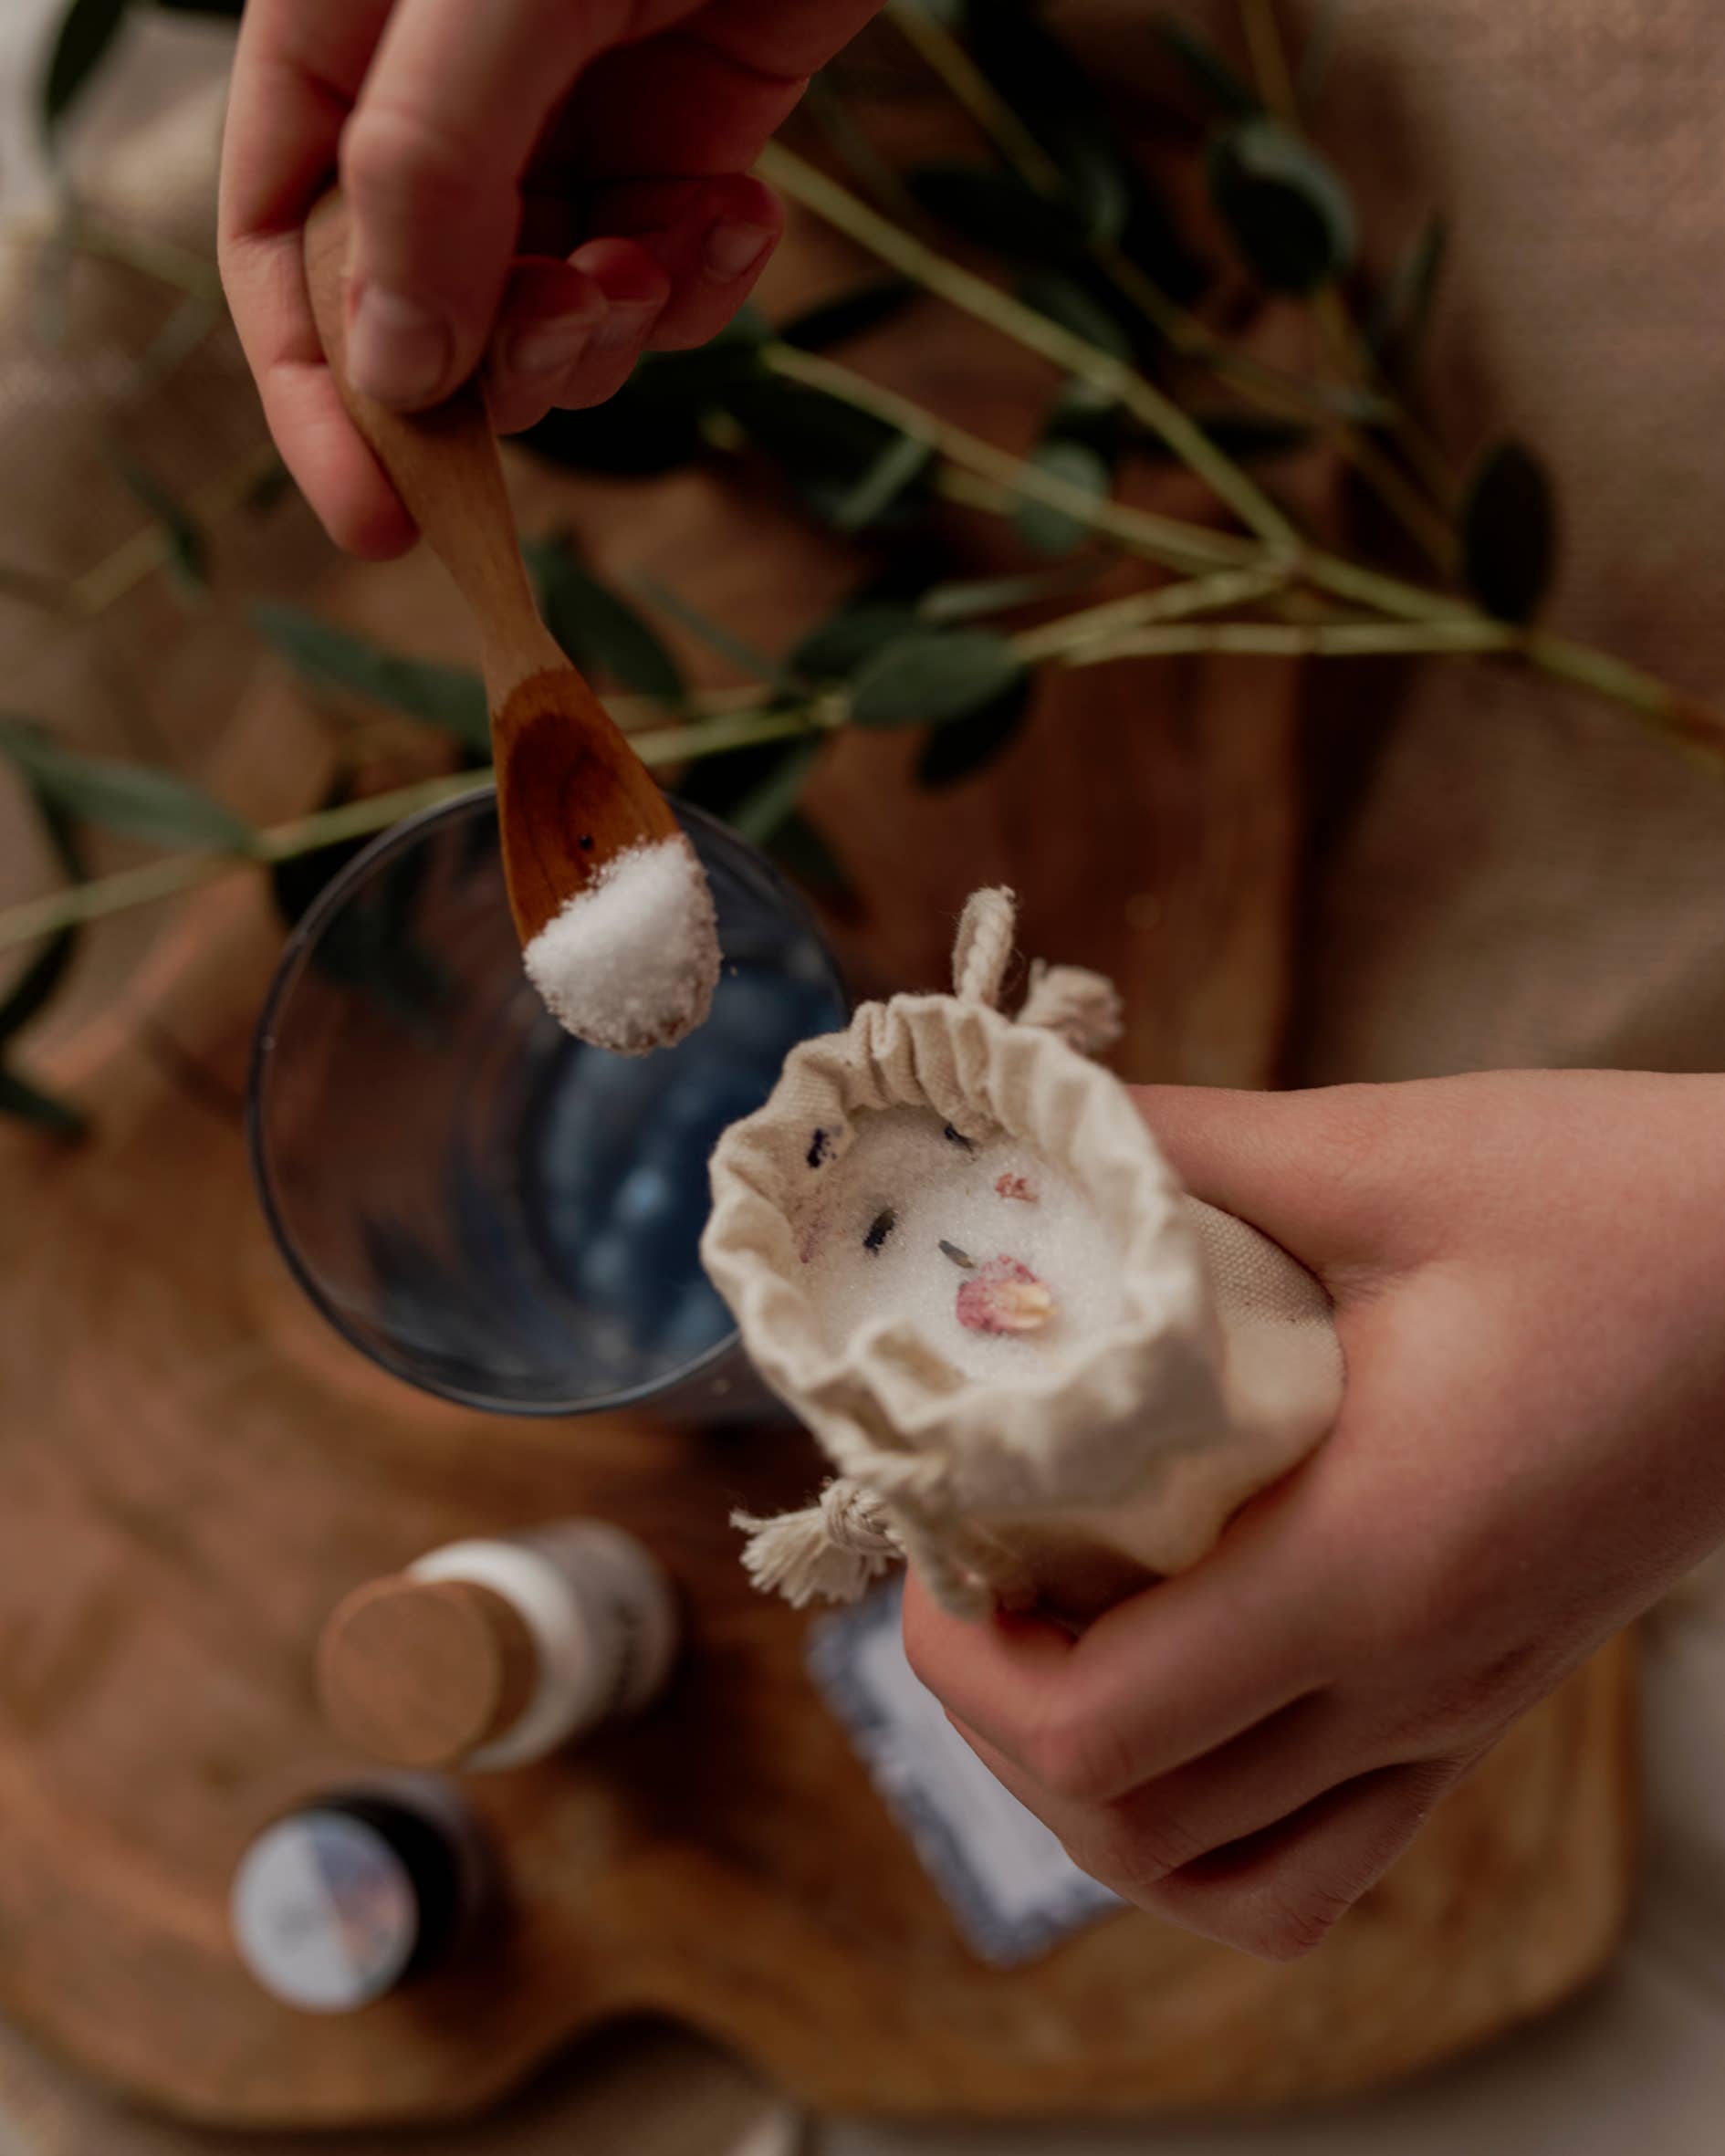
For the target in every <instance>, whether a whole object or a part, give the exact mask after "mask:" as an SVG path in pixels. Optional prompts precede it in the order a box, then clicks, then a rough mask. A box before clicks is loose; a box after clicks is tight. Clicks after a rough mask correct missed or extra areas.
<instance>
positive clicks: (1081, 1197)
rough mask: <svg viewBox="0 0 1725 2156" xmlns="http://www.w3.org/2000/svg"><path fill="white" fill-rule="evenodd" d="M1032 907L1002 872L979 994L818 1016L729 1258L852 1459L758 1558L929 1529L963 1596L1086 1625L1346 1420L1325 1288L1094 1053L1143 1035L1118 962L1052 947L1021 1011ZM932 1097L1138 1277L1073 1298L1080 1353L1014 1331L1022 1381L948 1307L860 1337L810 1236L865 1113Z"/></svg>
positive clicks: (725, 1205) (818, 1588)
mask: <svg viewBox="0 0 1725 2156" xmlns="http://www.w3.org/2000/svg"><path fill="white" fill-rule="evenodd" d="M1013 933H1014V910H1013V900H1012V894H1011V893H1010V892H1009V891H1001V890H988V891H979V892H977V894H976V895H974V896H973V897H972V899H971V900H970V902H969V905H967V908H966V910H965V914H964V917H963V920H962V922H961V924H960V926H959V931H958V937H957V946H956V948H955V952H954V992H953V993H952V994H951V995H950V996H909V995H906V996H894V998H892V1000H890V1001H888V1002H886V1003H869V1004H864V1005H862V1007H861V1008H860V1009H859V1010H857V1012H856V1014H855V1016H854V1018H853V1019H852V1022H851V1024H850V1026H849V1027H848V1028H847V1029H846V1031H843V1032H842V1033H835V1034H829V1035H826V1036H824V1037H823V1038H821V1039H819V1040H814V1041H805V1042H803V1043H802V1044H801V1045H800V1047H798V1048H796V1049H794V1050H793V1051H792V1052H791V1054H790V1055H789V1058H788V1059H787V1061H786V1063H785V1068H784V1071H783V1073H782V1074H781V1076H780V1078H779V1083H778V1084H777V1086H776V1087H775V1088H774V1091H773V1093H772V1095H771V1097H770V1098H769V1099H768V1102H767V1103H766V1104H765V1105H764V1106H763V1107H762V1108H760V1109H759V1110H758V1111H757V1112H756V1113H755V1114H754V1115H749V1116H747V1117H745V1118H744V1119H743V1120H742V1121H741V1122H739V1123H737V1124H736V1125H733V1126H732V1127H731V1128H730V1130H728V1131H727V1133H726V1135H725V1136H724V1137H723V1139H722V1140H721V1141H720V1143H719V1146H718V1147H717V1149H716V1153H715V1155H714V1158H713V1168H712V1175H713V1195H714V1206H713V1214H712V1218H711V1220H710V1222H709V1224H708V1227H707V1230H706V1237H705V1240H704V1241H703V1244H702V1257H703V1259H704V1261H705V1263H706V1269H707V1272H708V1273H709V1274H710V1275H711V1277H712V1279H713V1282H714V1283H715V1284H716V1287H717V1288H718V1290H719V1293H721V1294H722V1295H723V1296H724V1298H725V1300H726V1302H727V1303H728V1304H729V1305H730V1308H731V1311H732V1313H733V1314H734V1315H735V1317H736V1319H737V1325H738V1328H739V1330H740V1332H741V1334H742V1338H743V1344H744V1345H745V1347H746V1348H747V1352H748V1354H749V1355H750V1356H751V1358H752V1359H753V1361H754V1362H755V1364H756V1366H757V1367H758V1369H759V1371H760V1373H761V1376H763V1377H764V1378H765V1379H766V1381H767V1383H768V1385H769V1386H770V1387H772V1388H773V1390H774V1391H775V1392H776V1393H777V1394H778V1395H779V1397H780V1398H781V1399H782V1400H784V1402H785V1403H786V1405H787V1406H788V1407H789V1408H790V1409H791V1410H792V1411H793V1412H794V1413H795V1414H796V1415H797V1416H798V1417H799V1418H800V1420H801V1421H803V1422H804V1423H805V1424H806V1425H807V1426H808V1428H809V1429H810V1430H811V1431H812V1432H813V1433H814V1435H815V1437H816V1438H817V1439H819V1441H820V1443H821V1447H822V1449H823V1450H825V1452H826V1453H827V1455H828V1457H829V1459H830V1460H831V1462H832V1464H833V1466H834V1468H835V1469H836V1470H837V1479H836V1480H835V1481H832V1482H831V1483H830V1484H829V1485H828V1486H827V1488H826V1490H825V1491H823V1492H822V1493H821V1499H820V1502H818V1503H817V1504H816V1505H814V1506H813V1507H812V1508H811V1509H810V1510H809V1511H807V1512H794V1513H789V1514H787V1515H785V1516H784V1517H782V1518H780V1519H778V1520H772V1521H757V1520H751V1519H747V1518H743V1517H740V1516H739V1519H738V1524H739V1525H741V1526H743V1527H745V1528H747V1530H748V1532H749V1533H750V1538H751V1539H750V1541H749V1544H748V1545H747V1551H746V1554H745V1562H746V1563H747V1565H748V1567H749V1570H750V1572H751V1574H752V1575H754V1577H755V1579H756V1581H757V1584H758V1585H759V1586H762V1587H763V1588H765V1589H768V1590H774V1589H776V1590H778V1591H779V1592H781V1593H783V1594H784V1595H786V1596H787V1597H788V1598H789V1600H790V1601H792V1602H794V1603H798V1604H801V1603H804V1602H808V1601H810V1600H813V1599H815V1598H818V1597H821V1596H825V1597H828V1598H831V1599H835V1600H850V1599H852V1598H853V1597H854V1596H857V1595H859V1594H860V1593H861V1592H862V1589H863V1587H864V1586H866V1585H867V1583H868V1582H869V1581H870V1580H871V1579H872V1578H873V1577H875V1576H877V1575H879V1574H880V1573H882V1572H883V1571H884V1570H886V1569H887V1568H888V1566H889V1565H892V1564H893V1563H894V1562H895V1561H896V1560H897V1559H898V1558H899V1557H900V1556H903V1557H904V1558H907V1559H908V1560H909V1562H910V1563H911V1565H913V1566H915V1569H916V1570H917V1572H918V1573H919V1575H921V1577H922V1578H923V1580H924V1582H925V1585H926V1586H927V1587H928V1588H929V1590H930V1592H931V1593H932V1594H933V1595H934V1596H936V1599H937V1600H938V1601H939V1602H940V1603H941V1604H942V1605H943V1606H944V1607H946V1608H947V1609H950V1610H952V1611H954V1612H955V1613H957V1614H958V1615H961V1616H967V1617H978V1616H982V1615H985V1614H987V1613H988V1611H989V1610H990V1609H992V1608H993V1607H996V1606H997V1605H1004V1606H1007V1607H1031V1606H1036V1607H1041V1608H1043V1609H1045V1610H1048V1611H1050V1612H1051V1613H1053V1614H1057V1615H1059V1616H1061V1617H1064V1618H1066V1619H1068V1620H1069V1621H1072V1622H1074V1623H1082V1622H1083V1621H1084V1620H1085V1619H1087V1618H1088V1617H1092V1616H1093V1615H1095V1614H1096V1613H1097V1612H1098V1611H1099V1610H1101V1609H1103V1608H1104V1607H1107V1606H1108V1605H1109V1604H1111V1603H1112V1602H1114V1601H1116V1600H1118V1599H1119V1598H1120V1597H1121V1596H1123V1595H1125V1594H1128V1593H1131V1592H1132V1591H1134V1589H1135V1588H1137V1587H1139V1586H1144V1585H1145V1584H1146V1582H1148V1581H1149V1580H1151V1579H1153V1578H1155V1577H1157V1576H1160V1575H1166V1574H1170V1573H1175V1572H1178V1571H1181V1570H1183V1569H1184V1568H1185V1567H1187V1565H1192V1564H1195V1563H1196V1562H1197V1560H1198V1559H1199V1558H1200V1557H1202V1556H1203V1555H1204V1554H1205V1553H1206V1552H1207V1550H1209V1549H1210V1548H1211V1546H1212V1545H1213V1544H1214V1543H1215V1542H1216V1539H1217V1537H1218V1535H1219V1534H1220V1533H1221V1531H1222V1528H1223V1527H1224V1525H1225V1524H1226V1523H1227V1522H1228V1518H1229V1516H1230V1515H1231V1514H1232V1513H1233V1512H1235V1511H1236V1510H1237V1509H1238V1508H1239V1506H1240V1505H1241V1504H1243V1503H1244V1502H1246V1500H1247V1499H1248V1498H1249V1497H1251V1496H1252V1495H1253V1494H1254V1493H1255V1492H1257V1491H1260V1490H1261V1489H1263V1488H1265V1487H1266V1486H1267V1485H1268V1484H1269V1483H1270V1482H1272V1481H1275V1480H1276V1479H1277V1478H1278V1477H1280V1476H1281V1475H1282V1474H1283V1473H1285V1472H1286V1471H1287V1470H1288V1469H1289V1468H1291V1466H1293V1465H1294V1463H1295V1462H1296V1461H1297V1460H1300V1459H1302V1457H1303V1456H1304V1455H1305V1454H1306V1453H1307V1452H1308V1451H1310V1450H1311V1449H1312V1447H1313V1446H1314V1445H1315V1444H1316V1443H1317V1442H1318V1441H1319V1440H1320V1439H1322V1437H1323V1435H1324V1434H1325V1432H1326V1431H1327V1430H1328V1429H1330V1427H1331V1425H1332V1424H1333V1422H1334V1420H1335V1417H1336V1412H1337V1409H1338V1408H1339V1406H1340V1403H1341V1393H1342V1357H1341V1352H1340V1348H1339V1345H1338V1343H1337V1340H1336V1335H1335V1329H1334V1325H1333V1321H1332V1314H1331V1308H1330V1303H1329V1299H1328V1297H1327V1296H1326V1294H1325V1293H1324V1291H1323V1289H1322V1286H1321V1285H1320V1283H1319V1282H1318V1281H1317V1280H1316V1279H1314V1278H1313V1276H1312V1274H1311V1273H1310V1272H1307V1271H1306V1270H1305V1268H1304V1267H1303V1266H1302V1265H1300V1264H1298V1263H1297V1262H1296V1261H1294V1260H1293V1259H1292V1258H1291V1257H1290V1256H1289V1255H1288V1254H1287V1252H1286V1251H1283V1250H1281V1248H1280V1246H1279V1245H1277V1244H1276V1243H1273V1242H1272V1241H1270V1239H1269V1238H1268V1237H1267V1236H1264V1235H1262V1234H1260V1232H1259V1230H1257V1229H1255V1228H1253V1227H1251V1226H1249V1224H1248V1223H1247V1222H1246V1221H1244V1220H1240V1219H1236V1218H1235V1217H1234V1216H1233V1215H1232V1214H1229V1213H1226V1212H1222V1211H1219V1210H1218V1209H1216V1208H1215V1207H1213V1206H1208V1205H1206V1204H1203V1203H1202V1202H1201V1201H1199V1200H1198V1199H1197V1198H1192V1197H1189V1196H1188V1195H1187V1194H1186V1193H1184V1192H1183V1191H1182V1190H1181V1189H1180V1188H1179V1187H1178V1185H1177V1184H1176V1180H1175V1177H1174V1176H1173V1174H1172V1171H1171V1170H1170V1169H1169V1167H1168V1166H1167V1164H1166V1161H1165V1160H1164V1158H1163V1156H1162V1154H1161V1153H1160V1151H1159V1149H1158V1148H1157V1146H1156V1143H1155V1138H1154V1136H1152V1134H1151V1132H1150V1129H1149V1127H1148V1125H1146V1124H1145V1121H1144V1118H1143V1117H1142V1115H1140V1114H1139V1112H1138V1109H1137V1107H1136V1105H1135V1104H1134V1101H1133V1098H1132V1095H1131V1094H1130V1092H1129V1091H1128V1089H1127V1088H1126V1087H1125V1086H1124V1084H1123V1083H1121V1082H1120V1081H1119V1080H1118V1079H1117V1078H1115V1077H1114V1076H1113V1074H1112V1073H1110V1072H1108V1071H1105V1070H1104V1069H1103V1068H1102V1067H1101V1065H1100V1064H1098V1063H1095V1062H1092V1061H1091V1060H1090V1058H1091V1056H1092V1054H1094V1053H1095V1052H1099V1051H1100V1050H1102V1049H1103V1048H1106V1047H1107V1046H1109V1045H1110V1044H1111V1043H1112V1042H1113V1040H1114V1039H1116V1038H1117V1037H1118V1031H1119V1017H1118V999H1117V998H1116V997H1115V994H1114V991H1113V988H1112V987H1111V986H1110V984H1109V983H1108V982H1107V981H1105V980H1103V979H1101V978H1100V977H1099V976H1097V975H1095V974H1092V973H1086V972H1082V971H1081V970H1079V969H1077V968H1044V967H1041V966H1040V965H1039V966H1035V967H1033V968H1031V971H1030V989H1029V993H1028V994H1027V996H1026V998H1025V1000H1024V1003H1023V1005H1022V1007H1021V1008H1020V1009H1019V1011H1018V1013H1017V1015H1016V1016H1015V1017H1010V1018H1009V1017H1007V1016H1006V1015H1004V1014H1003V1013H1002V1011H1001V1010H1000V1009H999V1003H1000V998H1001V992H1002V988H1003V984H1004V981H1005V979H1006V976H1007V972H1008V969H1009V963H1010V960H1011V957H1012V946H1013ZM904 1109H913V1110H921V1111H924V1112H925V1113H926V1115H928V1117H929V1119H930V1128H931V1130H932V1131H935V1132H936V1135H938V1126H943V1125H944V1126H945V1127H946V1130H947V1131H948V1132H949V1133H957V1132H962V1133H965V1134H966V1139H965V1140H961V1141H960V1142H961V1143H964V1144H966V1146H967V1150H970V1149H971V1147H972V1146H973V1145H974V1146H981V1145H986V1144H988V1143H989V1142H991V1141H999V1140H1009V1141H1011V1142H1012V1143H1013V1144H1014V1146H1016V1147H1017V1148H1019V1151H1020V1152H1029V1153H1030V1154H1031V1155H1032V1156H1035V1158H1036V1159H1037V1160H1038V1161H1040V1162H1042V1163H1046V1164H1047V1167H1049V1169H1051V1171H1053V1172H1054V1174H1056V1175H1058V1176H1059V1177H1061V1178H1062V1182H1063V1188H1066V1189H1067V1190H1068V1191H1070V1192H1075V1193H1076V1198H1077V1202H1078V1203H1080V1204H1081V1205H1082V1206H1083V1207H1085V1208H1086V1209H1088V1211H1089V1214H1090V1215H1091V1217H1092V1219H1091V1221H1090V1222H1087V1223H1086V1233H1088V1232H1089V1230H1090V1226H1091V1225H1092V1222H1093V1232H1094V1238H1095V1244H1096V1248H1097V1250H1098V1251H1101V1252H1103V1253H1105V1256H1104V1258H1103V1262H1104V1263H1105V1264H1106V1266H1107V1267H1108V1269H1109V1272H1110V1274H1111V1276H1112V1275H1113V1274H1114V1273H1116V1272H1117V1285H1118V1293H1117V1297H1114V1298H1111V1307H1110V1308H1109V1310H1108V1312H1107V1313H1106V1314H1105V1315H1104V1316H1103V1317H1102V1318H1100V1319H1099V1321H1098V1322H1096V1323H1094V1324H1089V1325H1086V1324H1085V1323H1084V1322H1083V1320H1084V1313H1082V1311H1075V1312H1073V1313H1071V1317H1072V1322H1071V1323H1069V1324H1066V1325H1065V1326H1064V1328H1063V1330H1064V1345H1063V1347H1062V1350H1061V1353H1059V1354H1057V1355H1056V1354H1050V1355H1046V1356H1042V1357H1040V1358H1039V1356H1038V1355H1037V1351H1036V1349H1035V1348H1034V1347H1029V1348H1027V1346H1026V1345H1024V1344H1022V1343H1019V1342H1013V1343H1011V1344H1009V1345H1008V1344H1005V1343H1003V1344H1002V1346H1003V1350H1004V1352H1003V1355H1002V1362H1001V1376H1000V1378H999V1379H998V1381H993V1380H991V1379H990V1378H989V1377H988V1376H977V1375H976V1373H975V1369H974V1367H973V1368H970V1369H965V1368H961V1367H959V1366H958V1365H957V1363H955V1361H954V1360H953V1359H952V1358H951V1356H950V1355H947V1354H946V1353H945V1352H943V1349H942V1347H941V1345H939V1331H938V1327H937V1326H936V1325H932V1324H928V1323H927V1322H925V1315H924V1314H923V1313H915V1312H912V1313H907V1312H904V1311H896V1312H895V1311H893V1310H890V1309H884V1310H883V1311H882V1312H880V1313H878V1314H876V1315H873V1316H871V1317H869V1318H867V1319H866V1320H864V1321H863V1322H861V1323H858V1324H853V1325H852V1326H851V1327H850V1329H849V1330H848V1332H846V1334H844V1336H843V1337H842V1338H841V1339H839V1340H838V1341H837V1342H836V1343H835V1341H834V1339H833V1331H832V1325H831V1322H830V1313H823V1312H822V1310H821V1302H820V1295H821V1270H820V1268H818V1267H811V1266H810V1263H809V1252H810V1240H811V1236H812V1235H814V1234H816V1233H819V1232H821V1230H823V1228H824V1224H825V1222H826V1220H827V1219H828V1217H829V1216H830V1215H831V1212H832V1211H833V1210H834V1202H833V1196H832V1194H833V1193H834V1192H835V1191H842V1188H843V1183H844V1162H845V1157H846V1155H847V1154H848V1153H849V1152H850V1150H851V1148H852V1146H854V1145H855V1144H856V1142H857V1137H858V1132H859V1119H861V1123H862V1125H866V1124H867V1121H868V1119H869V1118H870V1117H872V1116H875V1115H881V1114H883V1113H884V1112H888V1111H893V1110H904ZM811 1133H812V1134H818V1138H817V1142H813V1143H811ZM837 1209H838V1210H840V1211H841V1212H842V1210H843V1203H842V1199H841V1200H840V1201H839V1204H838V1208H837ZM1049 1286H1050V1287H1051V1290H1052V1292H1053V1293H1054V1295H1055V1297H1056V1298H1057V1299H1058V1298H1059V1297H1060V1295H1061V1282H1060V1281H1059V1279H1058V1278H1051V1280H1050V1282H1049Z"/></svg>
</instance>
